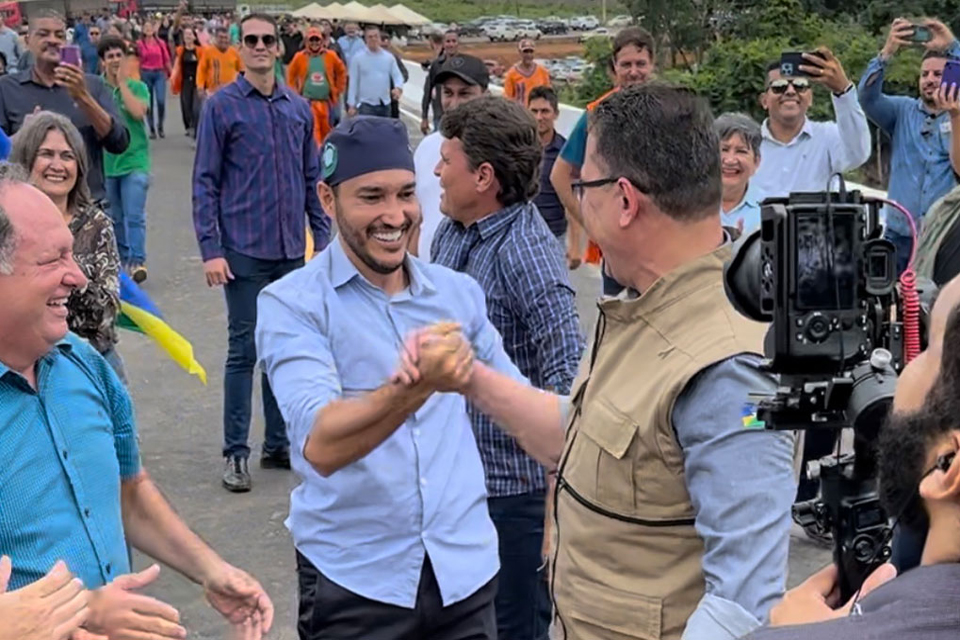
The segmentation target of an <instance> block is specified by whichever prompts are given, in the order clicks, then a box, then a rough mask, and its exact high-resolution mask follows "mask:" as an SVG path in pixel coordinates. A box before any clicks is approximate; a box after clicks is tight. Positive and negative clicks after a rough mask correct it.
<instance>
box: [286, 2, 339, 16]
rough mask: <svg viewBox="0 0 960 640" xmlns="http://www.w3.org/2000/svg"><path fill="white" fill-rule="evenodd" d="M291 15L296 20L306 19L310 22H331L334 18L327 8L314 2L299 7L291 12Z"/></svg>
mask: <svg viewBox="0 0 960 640" xmlns="http://www.w3.org/2000/svg"><path fill="white" fill-rule="evenodd" d="M293 15H294V16H296V17H297V18H308V19H310V20H324V19H326V20H332V19H333V18H335V17H336V16H335V15H333V14H332V13H331V12H330V8H329V7H323V6H320V5H319V4H317V3H316V2H311V3H310V4H308V5H306V6H303V7H300V8H299V9H297V10H296V11H294V12H293Z"/></svg>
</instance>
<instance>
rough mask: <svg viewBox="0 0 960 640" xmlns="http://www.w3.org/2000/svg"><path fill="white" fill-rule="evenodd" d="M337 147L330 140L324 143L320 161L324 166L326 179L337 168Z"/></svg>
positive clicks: (324, 177)
mask: <svg viewBox="0 0 960 640" xmlns="http://www.w3.org/2000/svg"><path fill="white" fill-rule="evenodd" d="M337 160H338V157H337V147H336V146H334V145H332V144H330V143H329V142H328V143H326V144H325V145H323V153H322V154H321V155H320V163H321V165H322V168H323V179H324V180H326V179H327V178H329V177H330V176H332V175H333V172H334V171H336V170H337Z"/></svg>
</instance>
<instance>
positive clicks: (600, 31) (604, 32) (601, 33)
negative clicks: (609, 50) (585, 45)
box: [578, 27, 613, 42]
mask: <svg viewBox="0 0 960 640" xmlns="http://www.w3.org/2000/svg"><path fill="white" fill-rule="evenodd" d="M612 37H613V32H612V31H610V29H607V28H606V27H599V28H597V29H594V30H593V31H585V32H583V33H582V34H581V35H580V37H579V38H578V40H579V41H580V42H586V41H587V40H589V39H590V38H612Z"/></svg>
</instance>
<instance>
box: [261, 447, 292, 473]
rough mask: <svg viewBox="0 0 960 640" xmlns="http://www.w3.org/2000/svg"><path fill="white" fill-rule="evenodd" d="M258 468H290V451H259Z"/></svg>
mask: <svg viewBox="0 0 960 640" xmlns="http://www.w3.org/2000/svg"><path fill="white" fill-rule="evenodd" d="M260 468H261V469H289V468H290V452H289V451H287V450H286V449H284V450H283V451H277V452H276V453H266V452H264V453H261V454H260Z"/></svg>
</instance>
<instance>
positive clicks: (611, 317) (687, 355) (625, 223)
mask: <svg viewBox="0 0 960 640" xmlns="http://www.w3.org/2000/svg"><path fill="white" fill-rule="evenodd" d="M587 131H588V135H587V150H586V154H585V162H584V165H583V169H582V172H581V177H582V180H581V181H578V182H576V183H574V185H573V187H574V191H575V192H576V193H578V197H579V199H580V204H581V211H582V213H583V220H584V222H585V223H586V226H587V232H588V233H589V234H590V237H591V238H593V239H595V240H596V242H597V243H598V244H599V245H600V248H601V249H602V250H603V254H604V260H605V261H606V266H607V268H608V269H609V271H610V274H611V276H613V278H614V279H616V280H617V281H618V282H620V283H623V284H624V285H625V289H624V290H623V291H622V292H621V293H620V294H619V295H616V296H606V297H604V298H603V299H602V300H601V301H600V303H599V310H600V315H599V318H598V321H597V329H596V334H595V337H594V340H593V344H592V346H591V353H590V354H589V355H587V356H586V360H585V361H584V363H582V364H581V368H580V374H579V376H578V378H577V379H576V380H575V381H574V383H573V387H572V391H571V395H570V396H569V397H558V396H557V395H554V394H551V393H547V392H544V391H540V390H537V389H533V388H532V387H529V386H525V385H522V384H519V383H517V382H515V381H513V380H510V379H508V378H506V377H504V376H502V375H500V374H498V373H496V372H493V371H491V370H490V369H489V368H488V367H486V366H485V365H483V364H480V363H476V362H475V363H474V366H473V374H472V376H471V377H470V381H469V383H468V385H467V386H466V388H465V389H464V395H466V397H467V399H468V400H470V401H471V403H472V404H473V406H474V407H476V409H477V410H479V411H482V412H483V413H485V414H486V415H488V416H490V418H491V419H492V420H493V421H494V423H495V424H497V425H498V426H500V427H501V428H503V429H504V430H505V431H506V432H507V433H509V434H510V435H511V436H513V437H514V438H516V440H517V441H518V442H519V444H520V446H521V447H523V448H524V449H525V450H526V451H527V453H528V454H530V455H531V456H533V457H534V458H535V459H537V460H538V461H539V462H540V463H541V464H544V465H545V466H546V467H547V469H548V470H555V473H556V486H557V489H556V492H555V497H554V499H553V501H552V503H551V504H552V506H553V508H554V518H553V526H554V532H553V545H552V554H551V558H550V560H549V568H550V574H551V575H550V580H551V591H552V592H553V602H554V608H555V616H554V628H555V629H557V630H558V631H559V632H560V633H559V634H558V636H557V637H560V638H567V639H568V640H576V639H581V638H614V637H616V638H644V639H647V640H650V639H655V640H679V639H680V638H681V637H685V638H695V639H700V638H709V639H710V640H730V639H732V638H737V637H739V635H741V634H742V633H746V632H749V631H750V630H752V629H754V628H756V627H757V626H758V625H759V623H760V622H761V621H763V620H765V619H766V616H767V614H768V612H769V610H770V608H771V607H772V606H773V605H774V604H775V602H776V601H777V600H778V599H779V598H780V596H781V595H782V593H783V589H784V587H785V583H786V576H785V571H784V568H785V567H786V566H787V559H788V553H787V551H788V543H789V532H790V527H791V522H790V507H791V504H792V502H793V497H794V493H795V491H796V483H795V482H794V471H793V458H794V450H795V447H796V444H795V443H796V438H795V436H794V435H793V434H790V433H781V432H773V431H769V430H765V429H763V428H762V427H759V426H758V425H757V422H756V407H755V405H752V404H751V402H750V394H751V393H754V392H757V393H761V394H763V393H765V392H766V393H772V392H773V391H774V390H775V388H776V381H775V380H774V379H772V377H771V376H770V375H769V374H768V373H766V372H764V371H762V370H761V367H760V365H761V360H762V358H761V356H760V354H761V353H762V352H763V338H764V334H765V333H766V329H767V327H766V325H761V324H758V323H754V322H752V321H749V320H747V319H746V318H744V317H743V316H741V315H740V314H739V313H737V312H736V311H735V310H734V309H733V307H732V306H731V305H730V302H729V300H728V299H727V297H726V295H725V294H724V287H723V264H724V261H725V260H728V259H729V257H730V255H731V240H730V238H729V237H728V236H727V235H726V234H725V232H724V230H723V227H722V225H721V222H720V202H721V193H722V188H721V179H720V154H719V153H717V149H718V148H719V141H718V139H717V135H716V133H715V132H714V124H713V117H712V115H711V114H710V110H709V107H708V106H707V105H706V103H705V102H704V101H703V100H702V99H701V98H699V97H697V96H696V95H695V94H693V93H691V92H689V91H685V90H681V89H676V88H673V87H669V86H665V85H657V84H645V85H642V86H635V87H629V88H626V89H622V90H620V91H619V92H617V93H615V94H613V95H611V96H610V97H608V98H607V99H606V100H605V101H604V102H603V103H601V104H600V105H598V106H597V108H596V109H594V110H593V112H591V115H590V117H589V124H588V129H587ZM745 456H746V457H749V459H750V460H751V463H750V464H748V465H744V464H743V462H742V461H743V460H744V457H745Z"/></svg>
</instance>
